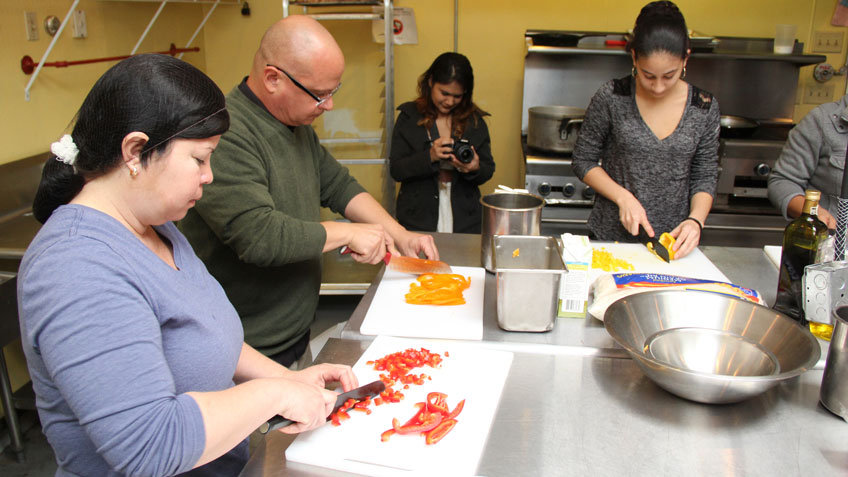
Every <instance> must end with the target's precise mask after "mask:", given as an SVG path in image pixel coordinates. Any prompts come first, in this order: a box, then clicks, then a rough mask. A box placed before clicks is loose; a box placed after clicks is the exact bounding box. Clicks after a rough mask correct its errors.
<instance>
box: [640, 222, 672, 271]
mask: <svg viewBox="0 0 848 477" xmlns="http://www.w3.org/2000/svg"><path fill="white" fill-rule="evenodd" d="M639 242H641V243H642V244H643V245H644V246H645V247H648V249H650V250H652V251H653V252H654V253H655V254H656V255H657V256H658V257H660V258H661V259H663V260H665V261H666V262H667V263H671V258H670V257H669V256H668V249H667V248H665V247H664V246H663V245H662V244H661V243H660V241H659V240H657V238H656V237H649V236H648V232H646V231H645V228H644V227H642V225H639ZM648 244H650V246H649V245H648Z"/></svg>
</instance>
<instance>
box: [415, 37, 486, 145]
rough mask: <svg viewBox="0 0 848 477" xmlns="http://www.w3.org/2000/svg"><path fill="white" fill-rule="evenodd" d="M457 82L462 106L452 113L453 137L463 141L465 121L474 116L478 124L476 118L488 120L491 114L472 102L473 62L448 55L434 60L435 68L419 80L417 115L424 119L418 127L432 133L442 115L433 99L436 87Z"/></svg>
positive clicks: (456, 54)
mask: <svg viewBox="0 0 848 477" xmlns="http://www.w3.org/2000/svg"><path fill="white" fill-rule="evenodd" d="M454 81H456V82H457V83H459V85H460V86H462V90H463V95H462V99H461V100H460V101H459V104H457V105H456V106H455V107H454V108H453V110H451V115H452V116H453V121H451V122H452V129H453V131H451V134H452V135H453V136H454V137H462V133H463V132H464V131H465V124H466V121H467V119H468V118H469V117H471V116H472V114H473V113H477V114H476V115H475V117H474V120H475V121H476V120H477V118H476V116H486V115H488V114H489V113H487V112H485V111H483V110H482V109H480V108H479V107H477V105H476V104H474V100H473V99H472V95H473V93H474V70H472V69H471V62H470V61H468V58H466V57H465V55H462V54H460V53H452V52H447V53H442V54H441V55H439V56H438V57H436V59H435V60H433V64H431V65H430V67H429V68H427V71H425V72H424V74H422V75H421V76H420V77H418V98H417V99H416V100H415V105H416V107H417V109H418V112H419V113H421V115H422V116H423V119H422V120H421V121H420V122H419V125H421V126H424V127H426V128H428V129H429V128H430V127H431V126H432V125H433V122H434V121H435V120H436V117H437V116H438V114H439V111H438V110H437V109H436V106H435V105H434V104H433V101H432V100H431V99H430V98H431V94H432V92H433V85H434V84H436V83H441V84H449V83H452V82H454Z"/></svg>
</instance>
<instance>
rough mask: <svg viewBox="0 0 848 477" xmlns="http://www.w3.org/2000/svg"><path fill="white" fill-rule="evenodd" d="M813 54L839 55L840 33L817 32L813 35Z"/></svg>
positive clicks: (840, 48) (840, 49)
mask: <svg viewBox="0 0 848 477" xmlns="http://www.w3.org/2000/svg"><path fill="white" fill-rule="evenodd" d="M813 52H814V53H841V52H842V32H841V31H817V32H815V33H813Z"/></svg>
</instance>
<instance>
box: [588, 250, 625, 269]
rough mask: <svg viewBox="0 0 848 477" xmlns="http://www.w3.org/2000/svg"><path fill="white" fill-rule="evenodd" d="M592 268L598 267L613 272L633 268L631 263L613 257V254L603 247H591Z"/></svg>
mask: <svg viewBox="0 0 848 477" xmlns="http://www.w3.org/2000/svg"><path fill="white" fill-rule="evenodd" d="M592 268H599V269H601V270H603V271H605V272H615V271H618V270H633V269H634V268H633V264H631V263H630V262H628V261H627V260H622V259H620V258H615V256H614V255H613V254H612V253H611V252H609V251H607V250H606V249H605V248H603V247H602V248H600V249H597V248H593V249H592Z"/></svg>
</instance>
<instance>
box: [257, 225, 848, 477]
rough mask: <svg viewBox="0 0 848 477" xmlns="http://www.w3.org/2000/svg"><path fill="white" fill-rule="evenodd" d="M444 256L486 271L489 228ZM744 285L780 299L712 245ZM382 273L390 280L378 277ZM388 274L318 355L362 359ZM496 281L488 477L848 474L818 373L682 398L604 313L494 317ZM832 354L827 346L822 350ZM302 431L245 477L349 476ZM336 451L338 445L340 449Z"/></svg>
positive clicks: (490, 331)
mask: <svg viewBox="0 0 848 477" xmlns="http://www.w3.org/2000/svg"><path fill="white" fill-rule="evenodd" d="M434 236H435V239H436V244H437V245H438V246H439V250H440V253H441V255H442V258H443V259H445V260H446V261H448V262H449V263H451V264H454V265H459V266H479V264H480V237H479V236H478V235H446V234H434ZM701 250H702V251H703V252H704V254H705V255H707V257H708V258H710V260H712V261H713V263H715V264H716V266H717V267H718V268H719V269H720V270H721V271H722V272H723V273H724V274H725V275H727V277H728V278H729V279H730V280H731V281H732V282H734V283H737V284H740V285H743V286H747V287H751V288H755V289H757V290H759V291H760V292H761V293H762V294H763V295H764V297H765V298H766V300H767V301H768V302H769V303H771V302H772V301H773V300H774V294H775V288H776V283H777V269H776V267H775V266H774V265H773V264H772V263H771V262H770V261H768V259H767V258H766V257H765V255H764V254H763V251H762V249H760V248H734V247H701ZM377 278H378V279H379V278H380V277H379V276H378V277H377ZM377 283H379V281H378V280H376V281H375V282H374V284H373V285H372V286H371V287H369V289H368V291H367V292H366V293H365V295H364V297H363V299H362V300H361V301H360V304H359V306H358V307H357V308H356V310H355V311H354V313H353V315H352V317H351V319H350V321H349V322H348V324H347V325H346V326H345V328H344V330H343V332H342V338H343V339H341V340H339V339H330V340H329V341H328V342H327V344H326V345H325V347H324V348H323V350H322V351H321V353H320V354H319V356H318V359H317V361H318V362H336V363H347V364H353V363H355V362H356V360H357V359H358V357H359V356H360V355H361V354H362V352H363V351H364V350H365V349H366V348H367V347H368V345H369V344H370V340H371V339H372V337H371V336H364V335H361V334H360V333H359V326H360V325H361V323H362V320H363V318H364V316H365V312H366V311H367V309H368V306H370V304H371V301H372V299H373V297H374V293H375V291H376V286H377ZM494 286H495V284H494V276H493V275H492V274H487V277H486V288H487V292H486V302H485V305H484V306H485V309H484V336H483V342H482V343H479V345H481V346H486V347H490V348H500V349H507V350H511V351H513V352H514V353H515V355H514V356H515V357H514V360H513V363H512V368H511V369H510V374H509V377H508V378H507V381H506V384H505V387H504V390H503V394H502V395H501V401H500V404H499V407H498V410H497V414H496V417H495V421H494V423H493V425H492V428H491V430H490V432H489V435H488V437H487V439H488V440H487V443H486V447H485V449H484V454H483V456H482V458H481V460H480V464H479V467H478V469H477V473H478V474H479V475H487V476H498V475H587V474H588V475H675V476H676V475H684V474H685V475H716V474H734V475H736V474H752V475H844V474H846V473H847V472H848V450H846V446H845V444H844V443H845V442H846V441H847V440H848V424H846V423H845V422H844V421H842V420H841V419H840V418H838V417H836V416H834V415H833V414H831V413H829V412H828V411H827V410H825V409H824V408H823V407H822V406H821V405H820V404H819V403H818V393H819V386H820V384H821V378H822V371H821V367H822V365H823V361H821V362H820V363H819V366H817V369H815V370H812V371H809V372H807V373H805V374H803V375H802V376H800V377H799V378H796V379H792V380H789V381H787V382H784V383H782V384H780V385H778V386H776V387H774V388H772V389H771V390H769V391H768V392H766V393H764V394H763V395H760V396H758V397H756V398H753V399H750V400H748V401H744V402H741V403H738V404H730V405H706V404H699V403H694V402H690V401H686V400H684V399H681V398H678V397H676V396H673V395H671V394H669V393H667V392H666V391H664V390H662V389H661V388H659V387H657V386H656V385H655V384H654V383H653V382H652V381H650V380H649V379H648V378H646V377H645V376H644V375H643V374H642V373H641V371H639V369H638V368H637V367H636V365H635V363H634V362H633V361H632V360H630V359H619V358H625V357H626V354H625V353H624V351H623V350H622V349H621V348H619V347H618V346H617V345H616V344H615V343H614V342H613V341H612V339H611V338H610V337H609V335H608V334H607V333H606V331H605V330H604V328H603V326H602V324H601V323H600V322H598V321H597V320H595V319H593V318H585V319H567V318H559V319H557V323H556V325H555V327H554V330H552V331H550V332H547V333H514V332H507V331H503V330H501V329H500V328H498V326H497V323H496V321H495V314H494V310H495V308H494V307H495V302H494V293H492V292H491V291H490V290H493V289H494ZM823 351H824V353H823V355H822V356H823V359H824V357H825V356H826V347H825V349H824V350H823ZM292 440H293V436H287V435H285V434H280V433H273V434H270V435H268V436H267V437H266V438H265V439H264V440H263V441H262V443H260V445H259V446H258V447H257V449H256V450H255V451H254V455H253V456H252V457H251V460H250V462H249V463H248V465H247V466H246V467H245V469H244V472H243V473H242V475H244V476H266V475H267V476H282V475H296V476H302V475H310V476H336V475H343V474H342V473H339V472H336V471H332V470H329V469H323V468H318V467H312V466H305V465H302V464H297V463H287V462H286V461H285V449H286V447H287V446H288V445H289V444H290V443H291V441H292ZM330 451H331V450H330Z"/></svg>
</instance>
